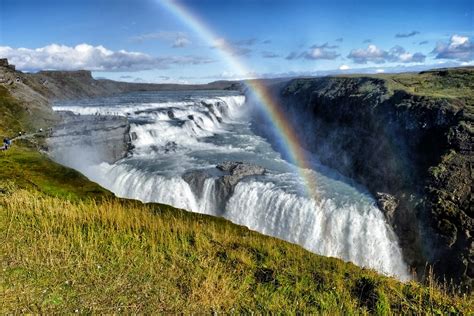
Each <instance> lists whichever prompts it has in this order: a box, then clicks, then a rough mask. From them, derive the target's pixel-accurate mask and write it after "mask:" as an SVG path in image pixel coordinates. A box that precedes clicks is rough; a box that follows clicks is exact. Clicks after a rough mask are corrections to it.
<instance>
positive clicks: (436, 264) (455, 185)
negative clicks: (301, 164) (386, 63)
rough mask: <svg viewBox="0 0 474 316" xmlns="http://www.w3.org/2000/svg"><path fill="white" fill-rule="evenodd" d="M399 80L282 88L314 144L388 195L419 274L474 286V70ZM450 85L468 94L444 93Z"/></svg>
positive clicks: (391, 217)
mask: <svg viewBox="0 0 474 316" xmlns="http://www.w3.org/2000/svg"><path fill="white" fill-rule="evenodd" d="M417 76H423V78H422V79H418V77H417ZM427 76H429V77H427ZM397 80H401V79H399V77H397V76H395V75H394V76H393V77H389V76H386V77H365V78H364V77H332V78H331V77H328V78H313V79H295V80H292V81H290V82H289V83H287V84H280V85H277V86H275V87H274V91H275V94H278V96H279V98H280V100H281V104H282V106H283V108H284V109H285V111H286V115H287V117H288V118H289V119H290V120H291V121H292V122H293V123H294V126H298V134H299V135H300V138H301V139H303V140H305V145H304V146H305V147H306V148H307V149H310V150H311V151H313V152H315V153H316V154H317V155H318V157H320V159H321V161H322V162H323V163H324V164H327V165H329V166H331V167H333V168H336V169H338V170H339V171H340V172H342V173H343V174H345V175H346V176H349V177H351V178H353V179H355V180H356V181H358V182H359V183H361V184H363V185H365V186H366V187H367V188H368V189H369V190H370V191H371V192H372V193H373V195H374V196H375V197H376V198H378V204H379V206H380V208H381V209H382V210H383V211H384V213H385V215H386V217H387V220H388V221H389V222H390V223H391V224H392V226H393V227H394V230H395V232H396V233H397V235H398V237H399V240H400V244H401V246H402V248H403V250H404V255H405V257H406V259H407V261H408V262H409V264H410V265H411V266H412V267H413V268H414V269H415V270H416V271H417V272H418V275H419V276H423V275H424V273H425V272H424V271H425V269H426V268H425V262H427V263H429V264H431V265H432V266H433V268H434V272H435V274H436V275H437V276H438V277H440V278H444V277H445V278H446V279H448V280H449V279H453V280H454V281H455V282H456V283H458V284H463V286H467V287H469V286H472V280H473V277H474V274H473V259H474V256H473V255H474V248H473V238H472V232H473V229H474V226H473V201H472V184H473V180H472V179H473V171H472V166H473V164H474V159H473V144H474V142H473V135H474V133H473V131H474V129H473V127H472V126H473V125H472V122H473V117H474V116H473V107H472V106H473V103H472V98H471V96H470V95H469V92H468V91H472V90H470V88H471V87H470V85H472V84H473V82H474V71H473V69H461V70H452V71H449V72H448V73H446V72H442V71H440V72H433V73H430V74H420V75H416V74H414V75H413V78H410V80H411V81H410V82H411V83H410V84H411V85H413V86H414V87H415V88H414V89H413V90H414V91H415V92H416V93H415V92H410V89H408V88H412V87H409V86H406V89H394V87H398V86H399V85H400V84H399V81H397ZM425 80H428V82H429V83H430V84H432V86H435V87H436V89H437V90H433V91H434V92H433V93H431V90H429V89H432V88H431V86H428V87H425V86H423V84H425V82H426V81H425ZM450 85H452V86H450ZM442 88H445V89H458V90H454V91H464V92H463V93H465V94H466V95H465V96H464V95H459V96H458V97H442V96H439V95H442V91H440V89H442ZM417 89H418V91H417ZM423 89H425V90H423ZM427 91H428V92H429V93H428V92H427ZM448 92H450V93H451V92H452V90H448ZM465 289H466V288H465Z"/></svg>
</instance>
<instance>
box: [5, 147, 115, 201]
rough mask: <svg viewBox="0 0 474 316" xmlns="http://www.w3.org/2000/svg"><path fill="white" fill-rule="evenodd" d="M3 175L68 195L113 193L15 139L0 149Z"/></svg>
mask: <svg viewBox="0 0 474 316" xmlns="http://www.w3.org/2000/svg"><path fill="white" fill-rule="evenodd" d="M0 166H1V168H0V179H2V180H10V181H13V182H14V183H15V184H16V185H18V186H19V187H21V188H25V189H31V190H36V191H40V192H43V193H45V194H49V195H51V196H59V197H63V198H66V199H70V200H74V199H82V198H86V197H90V198H94V197H103V196H113V194H112V193H110V192H109V191H107V190H105V189H103V188H102V187H100V186H99V185H98V184H95V183H93V182H91V181H89V180H88V179H87V178H86V177H85V176H83V175H82V174H80V173H79V172H77V171H75V170H72V169H70V168H66V167H64V166H61V165H59V164H56V163H54V162H53V161H51V160H50V159H49V158H47V157H46V156H45V155H44V154H41V153H40V152H38V151H37V150H35V149H33V148H28V147H26V146H21V144H18V143H16V142H15V143H14V146H12V147H11V148H10V149H9V150H6V151H1V152H0Z"/></svg>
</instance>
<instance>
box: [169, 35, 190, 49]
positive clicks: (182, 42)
mask: <svg viewBox="0 0 474 316" xmlns="http://www.w3.org/2000/svg"><path fill="white" fill-rule="evenodd" d="M189 44H191V41H190V40H189V39H188V38H187V37H184V36H182V37H177V38H176V39H175V40H174V42H173V45H172V47H174V48H178V47H179V48H181V47H186V46H188V45H189Z"/></svg>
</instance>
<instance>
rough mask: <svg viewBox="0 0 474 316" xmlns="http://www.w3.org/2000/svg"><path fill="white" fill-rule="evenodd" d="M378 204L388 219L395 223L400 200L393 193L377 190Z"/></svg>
mask: <svg viewBox="0 0 474 316" xmlns="http://www.w3.org/2000/svg"><path fill="white" fill-rule="evenodd" d="M376 197H377V205H378V207H379V208H380V209H381V210H382V212H383V213H384V214H385V217H386V218H387V221H388V222H389V223H393V217H394V215H395V211H396V209H397V207H398V200H397V198H396V197H394V196H393V195H391V194H388V193H383V192H377V195H376Z"/></svg>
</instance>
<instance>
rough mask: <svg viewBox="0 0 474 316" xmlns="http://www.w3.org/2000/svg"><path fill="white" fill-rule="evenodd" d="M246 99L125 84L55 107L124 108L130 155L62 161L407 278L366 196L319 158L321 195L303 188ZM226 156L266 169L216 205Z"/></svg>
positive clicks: (148, 194)
mask: <svg viewBox="0 0 474 316" xmlns="http://www.w3.org/2000/svg"><path fill="white" fill-rule="evenodd" d="M249 108H250V106H249V105H248V103H246V99H245V97H244V96H243V95H239V94H237V93H234V92H229V91H213V92H209V91H207V92H206V91H200V92H197V91H195V92H143V93H132V94H126V95H122V96H116V97H109V98H99V99H93V100H84V101H77V102H67V103H62V104H56V106H55V107H54V109H55V110H56V111H64V110H67V111H72V112H74V113H76V114H81V115H86V114H89V115H121V116H127V117H128V118H129V121H130V123H131V130H130V134H131V137H132V144H133V146H134V149H133V151H132V153H131V155H130V156H129V157H127V158H125V159H122V160H120V161H118V162H116V163H115V164H112V165H110V164H107V163H101V164H93V165H91V164H87V163H86V164H84V163H82V164H77V163H76V162H74V161H66V164H68V165H71V166H74V167H76V168H78V169H80V171H81V172H83V173H84V174H85V175H86V176H88V177H89V178H91V179H92V180H94V181H96V182H98V183H99V184H101V185H103V186H104V187H106V188H108V189H110V190H111V191H113V192H114V193H116V194H117V195H119V196H122V197H127V198H134V199H139V200H142V201H146V202H151V201H153V202H161V203H166V204H171V205H173V206H176V207H179V208H184V209H187V210H190V211H193V212H200V213H206V214H212V215H218V216H223V217H225V218H227V219H229V220H231V221H233V222H235V223H238V224H241V225H245V226H247V227H249V228H250V229H253V230H256V231H259V232H261V233H263V234H267V235H272V236H276V237H279V238H282V239H285V240H288V241H290V242H294V243H297V244H299V245H301V246H303V247H304V248H306V249H308V250H310V251H312V252H315V253H318V254H322V255H325V256H334V257H339V258H342V259H344V260H347V261H352V262H354V263H355V264H357V265H360V266H366V267H371V268H374V269H376V270H378V271H380V272H383V273H386V274H391V275H396V276H398V277H399V278H400V279H407V278H408V273H407V267H406V264H405V263H404V262H403V259H402V255H401V251H400V248H399V246H398V243H397V240H396V237H395V235H394V233H393V232H392V230H391V228H390V227H389V226H388V224H387V223H386V222H385V219H384V216H383V214H382V213H381V211H380V210H379V209H378V208H377V207H376V205H375V202H374V200H373V198H372V197H371V196H370V195H369V194H368V193H367V192H366V191H365V190H364V189H363V188H360V187H358V186H354V185H351V181H349V180H348V179H346V178H344V177H342V176H341V175H339V174H337V173H336V172H334V171H333V170H331V169H329V168H326V167H324V166H321V165H320V164H318V163H317V162H316V161H315V163H314V169H313V170H311V171H308V172H314V173H315V174H314V176H315V178H316V179H317V184H316V186H317V190H318V200H314V199H311V198H308V197H307V196H306V195H305V191H304V190H303V189H302V187H303V183H301V180H300V178H299V177H298V175H297V172H295V167H294V166H293V165H291V164H290V163H289V162H287V161H285V160H284V159H282V156H281V154H280V153H279V152H277V151H276V150H274V149H273V147H272V143H273V141H274V140H272V139H265V138H263V137H262V136H259V135H258V133H256V132H255V130H257V129H256V128H255V127H256V124H262V123H261V122H254V121H252V119H253V118H254V116H253V115H252V111H251V110H250V109H249ZM260 127H261V126H260ZM56 158H60V157H56ZM69 159H70V158H69ZM59 160H61V159H59ZM224 161H243V162H248V163H251V164H255V165H259V166H262V167H264V168H265V169H266V173H265V174H264V175H259V176H250V177H246V178H244V179H243V180H241V181H240V182H239V183H238V184H237V185H236V186H235V187H234V188H233V191H232V195H231V196H230V197H228V198H227V199H226V201H225V204H224V205H223V206H222V204H219V203H217V195H218V193H217V192H216V179H217V178H218V177H219V176H220V175H221V174H220V173H219V171H218V170H217V169H216V164H219V163H222V162H224ZM195 170H200V171H205V172H206V173H207V174H209V176H208V177H207V178H206V179H205V180H203V182H202V185H201V187H200V188H199V189H200V190H199V192H196V190H193V188H192V187H191V186H190V185H189V183H188V182H186V181H185V180H184V179H183V175H184V174H186V173H189V172H190V171H195Z"/></svg>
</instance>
